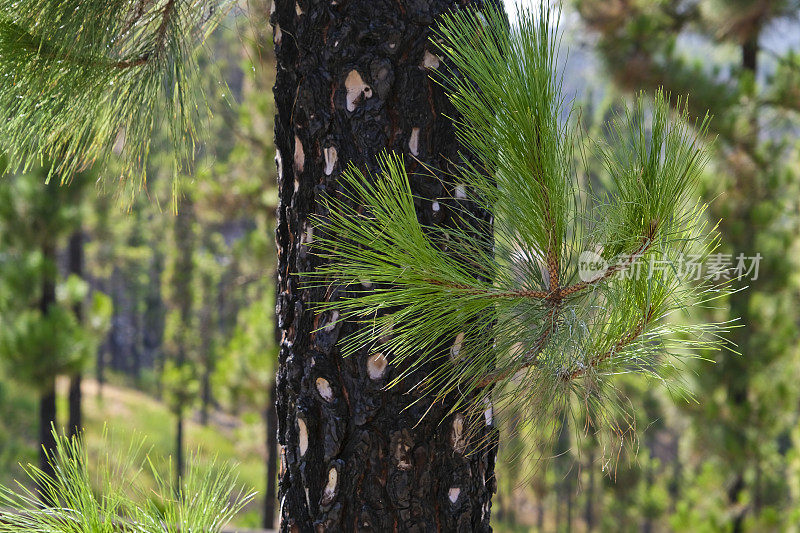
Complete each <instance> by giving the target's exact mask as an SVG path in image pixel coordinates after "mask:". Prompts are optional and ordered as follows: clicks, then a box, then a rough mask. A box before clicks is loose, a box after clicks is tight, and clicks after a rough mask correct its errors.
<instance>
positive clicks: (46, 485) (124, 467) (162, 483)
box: [0, 436, 254, 533]
mask: <svg viewBox="0 0 800 533" xmlns="http://www.w3.org/2000/svg"><path fill="white" fill-rule="evenodd" d="M141 449H142V442H141V441H139V442H133V443H132V444H131V445H130V446H129V447H128V448H127V449H123V452H122V454H121V455H120V456H112V455H110V454H108V453H106V454H104V455H103V456H101V457H100V467H99V468H98V469H97V470H96V473H97V474H96V475H97V479H94V478H93V476H91V475H90V470H89V455H88V453H87V451H86V448H85V446H84V445H83V441H82V439H72V440H70V439H68V438H66V437H59V436H57V448H56V450H55V452H54V453H53V455H52V456H51V457H50V459H51V461H52V463H53V464H54V466H55V478H51V477H49V476H48V475H47V474H45V473H44V472H42V471H41V470H40V469H39V468H37V467H36V466H33V465H28V467H27V469H26V473H27V474H28V476H29V477H30V478H31V479H32V480H33V481H35V482H36V484H37V486H38V487H40V490H41V491H42V492H43V493H44V494H46V495H47V496H48V499H49V501H51V502H55V503H53V504H51V505H48V506H44V507H43V506H42V505H41V504H40V500H39V495H38V494H37V493H35V492H34V491H32V490H29V489H26V488H25V487H24V486H23V485H19V487H18V488H17V489H16V490H14V489H11V488H8V487H0V503H2V504H3V507H9V508H12V509H14V510H13V511H0V531H8V532H11V531H13V532H16V533H44V532H48V533H68V532H75V533H77V532H81V533H86V532H91V533H105V532H109V533H110V532H112V531H118V530H119V528H120V526H121V525H123V527H124V529H125V530H126V531H132V532H138V533H165V532H167V533H173V532H174V533H177V532H179V531H204V532H216V531H220V529H221V528H222V527H223V526H225V525H226V524H227V523H228V522H229V521H230V520H231V519H232V518H233V517H234V515H235V514H236V513H237V512H238V511H239V510H240V509H242V507H243V506H244V505H246V504H247V502H249V501H250V500H251V499H252V498H253V496H254V494H253V493H247V492H244V491H243V490H241V489H238V488H237V481H236V477H235V475H234V474H233V472H232V468H231V467H230V466H225V465H221V466H216V467H212V468H211V469H210V470H209V471H207V472H206V473H203V474H201V473H200V472H199V471H198V470H197V469H195V468H189V470H188V471H187V473H186V475H185V476H184V478H183V480H182V484H181V486H180V487H175V486H172V485H171V484H170V483H169V482H168V481H166V480H164V479H163V478H162V477H160V476H159V474H158V472H157V471H156V470H155V468H154V467H153V463H152V461H151V460H150V458H149V456H145V457H143V456H142V453H141ZM148 469H149V470H151V473H152V474H153V476H154V477H155V480H156V489H155V491H152V492H151V491H149V490H148V491H145V490H144V489H143V488H142V487H141V485H140V484H139V481H140V479H141V475H142V472H143V471H145V470H148Z"/></svg>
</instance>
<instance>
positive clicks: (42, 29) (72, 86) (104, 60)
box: [0, 0, 226, 191]
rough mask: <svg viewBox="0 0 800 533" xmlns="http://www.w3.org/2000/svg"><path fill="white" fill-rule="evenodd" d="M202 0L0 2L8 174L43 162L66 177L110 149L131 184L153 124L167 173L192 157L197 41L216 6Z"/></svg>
mask: <svg viewBox="0 0 800 533" xmlns="http://www.w3.org/2000/svg"><path fill="white" fill-rule="evenodd" d="M225 4H226V2H219V1H209V0H159V1H154V2H150V1H144V0H112V1H105V0H104V1H91V2H85V1H77V0H70V1H66V2H65V1H63V0H24V1H18V0H3V1H2V2H0V78H2V79H3V80H4V83H3V84H2V86H0V109H3V113H4V116H5V117H6V118H5V119H4V120H3V121H2V122H0V136H1V137H2V138H3V140H4V149H5V150H7V152H8V156H9V158H8V161H9V163H10V167H9V169H8V170H9V171H16V170H20V169H21V170H23V171H27V170H29V169H31V168H32V167H34V166H36V165H41V164H46V165H48V166H49V167H50V175H49V177H52V176H53V175H57V176H59V177H60V179H61V181H69V180H70V179H71V178H72V177H73V175H74V174H75V173H76V172H77V171H79V170H81V169H83V168H86V167H88V166H89V165H91V164H93V163H99V164H100V165H101V166H102V165H104V164H105V163H106V162H107V161H108V160H109V158H110V157H111V156H112V155H113V154H115V153H116V154H118V155H119V156H120V157H119V159H120V161H121V163H122V176H123V177H132V178H133V180H132V181H131V183H132V185H133V187H132V188H131V191H134V190H135V189H136V188H139V187H141V186H143V185H144V183H145V178H144V175H145V170H146V169H145V167H146V164H147V161H148V158H149V156H150V151H151V143H152V139H153V136H154V132H155V131H156V129H157V128H159V127H163V128H165V129H166V131H168V132H169V137H170V139H171V141H172V145H173V147H174V157H173V174H174V176H175V177H176V178H177V176H178V172H179V171H180V170H181V169H183V168H185V167H186V165H187V164H188V163H190V162H191V160H192V159H193V157H194V151H195V142H196V138H197V132H198V119H199V118H201V117H200V110H202V109H203V108H204V98H203V95H202V94H201V93H200V92H199V91H200V88H201V86H202V84H201V83H200V81H199V69H198V68H197V64H196V57H195V48H196V46H197V43H198V42H202V41H203V39H204V38H205V36H206V34H207V33H208V32H209V31H210V30H211V29H212V28H213V27H214V25H215V22H216V21H217V20H218V19H219V16H220V15H221V14H223V13H224V11H225V9H224V5H225Z"/></svg>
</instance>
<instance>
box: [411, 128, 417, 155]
mask: <svg viewBox="0 0 800 533" xmlns="http://www.w3.org/2000/svg"><path fill="white" fill-rule="evenodd" d="M408 151H409V152H411V154H412V155H419V128H411V137H409V139H408Z"/></svg>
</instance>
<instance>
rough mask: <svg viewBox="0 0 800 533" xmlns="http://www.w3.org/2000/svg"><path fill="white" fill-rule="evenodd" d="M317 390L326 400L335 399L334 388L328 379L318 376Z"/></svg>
mask: <svg viewBox="0 0 800 533" xmlns="http://www.w3.org/2000/svg"><path fill="white" fill-rule="evenodd" d="M317 392H319V395H320V396H322V399H323V400H325V401H326V402H332V401H333V389H332V388H331V384H330V383H329V382H328V380H327V379H325V378H317Z"/></svg>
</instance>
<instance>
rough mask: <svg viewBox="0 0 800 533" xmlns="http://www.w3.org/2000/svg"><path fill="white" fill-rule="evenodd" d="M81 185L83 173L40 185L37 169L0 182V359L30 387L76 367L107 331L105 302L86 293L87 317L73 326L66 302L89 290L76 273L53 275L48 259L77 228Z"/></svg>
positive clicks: (83, 296) (81, 297)
mask: <svg viewBox="0 0 800 533" xmlns="http://www.w3.org/2000/svg"><path fill="white" fill-rule="evenodd" d="M86 183H87V179H86V176H83V175H82V176H79V177H78V178H77V179H76V180H75V182H74V184H73V185H72V186H71V187H61V186H59V184H57V183H55V182H53V183H49V184H45V183H44V179H43V175H42V173H41V172H35V173H31V174H24V175H17V176H7V177H4V178H3V180H2V182H0V232H1V233H0V245H1V246H2V248H1V249H0V253H2V255H3V261H2V262H0V360H3V362H4V363H5V365H6V368H7V369H8V371H9V373H10V374H11V375H13V376H15V377H16V378H17V379H20V380H23V381H25V382H27V383H29V384H32V385H34V386H38V385H42V384H46V383H47V379H46V378H49V377H52V376H55V375H58V374H60V373H68V372H73V371H75V370H78V369H81V368H83V367H84V366H85V365H86V363H87V361H89V360H91V358H92V357H93V355H94V353H95V352H96V350H97V346H98V344H99V342H100V340H101V339H102V338H103V336H104V335H105V333H106V332H107V331H108V327H109V321H110V315H111V309H110V307H111V302H110V300H109V299H108V298H107V297H106V296H105V295H103V294H101V293H94V294H92V295H91V298H92V303H91V305H90V306H89V308H88V309H87V310H86V311H87V319H88V320H87V322H86V324H85V325H84V324H80V323H79V322H78V320H77V319H76V317H75V314H74V312H73V307H74V306H75V305H76V304H79V303H80V302H82V301H84V300H86V298H87V297H88V295H89V287H88V285H87V283H86V282H85V281H84V280H82V279H80V278H78V277H76V276H70V277H68V278H67V279H60V277H59V275H58V271H57V265H56V264H55V257H54V254H55V250H56V247H57V245H58V244H59V243H60V242H61V241H63V239H64V237H66V236H67V235H68V234H69V233H71V232H72V231H74V230H75V229H76V228H77V227H79V221H80V214H81V201H80V200H81V192H82V190H84V188H85V185H86ZM46 284H52V285H53V286H54V287H55V289H56V300H55V301H54V302H52V303H51V304H50V305H49V307H48V309H47V310H43V309H42V308H41V298H42V292H43V290H44V289H43V287H44V285H46Z"/></svg>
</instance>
